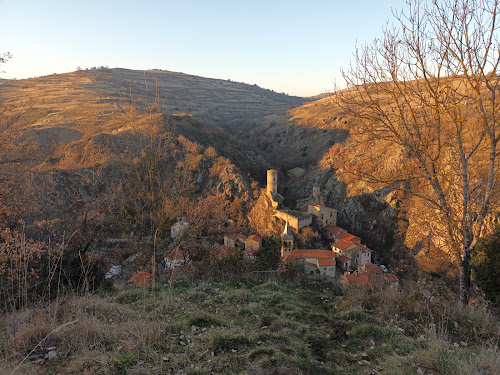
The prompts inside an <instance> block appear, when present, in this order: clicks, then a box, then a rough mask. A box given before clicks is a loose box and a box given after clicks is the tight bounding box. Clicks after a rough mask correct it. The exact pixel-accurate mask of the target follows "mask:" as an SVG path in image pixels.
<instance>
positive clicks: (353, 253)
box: [332, 232, 372, 268]
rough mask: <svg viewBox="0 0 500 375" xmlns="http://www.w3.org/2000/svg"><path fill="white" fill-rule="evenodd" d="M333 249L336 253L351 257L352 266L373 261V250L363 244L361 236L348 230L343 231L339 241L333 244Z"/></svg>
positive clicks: (338, 238)
mask: <svg viewBox="0 0 500 375" xmlns="http://www.w3.org/2000/svg"><path fill="white" fill-rule="evenodd" d="M342 238H343V239H342ZM332 250H333V251H334V252H335V253H338V254H341V255H344V256H347V257H349V258H350V259H351V265H350V266H351V267H352V268H357V267H359V266H361V265H363V264H368V263H371V262H372V258H371V254H372V251H371V250H370V249H369V248H368V247H366V246H365V245H362V244H361V238H359V237H357V236H354V235H352V234H350V233H347V232H344V233H341V234H340V235H339V236H338V237H337V241H336V242H334V243H333V244H332Z"/></svg>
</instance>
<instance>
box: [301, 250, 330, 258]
mask: <svg viewBox="0 0 500 375" xmlns="http://www.w3.org/2000/svg"><path fill="white" fill-rule="evenodd" d="M293 257H294V258H296V259H306V258H309V259H327V258H335V253H334V252H333V251H330V250H320V249H308V250H294V251H293Z"/></svg>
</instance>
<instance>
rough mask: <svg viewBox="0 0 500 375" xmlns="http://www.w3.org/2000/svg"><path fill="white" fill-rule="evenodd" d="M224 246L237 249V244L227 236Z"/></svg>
mask: <svg viewBox="0 0 500 375" xmlns="http://www.w3.org/2000/svg"><path fill="white" fill-rule="evenodd" d="M224 245H226V246H229V247H236V244H235V242H234V241H233V240H232V239H231V238H229V237H227V236H224Z"/></svg>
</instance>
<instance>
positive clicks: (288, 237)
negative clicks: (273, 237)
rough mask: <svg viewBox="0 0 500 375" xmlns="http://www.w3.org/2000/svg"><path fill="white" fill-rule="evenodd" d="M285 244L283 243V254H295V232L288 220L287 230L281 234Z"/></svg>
mask: <svg viewBox="0 0 500 375" xmlns="http://www.w3.org/2000/svg"><path fill="white" fill-rule="evenodd" d="M281 239H282V240H283V244H282V245H281V256H285V255H292V254H293V234H292V230H291V229H290V226H289V225H288V220H287V221H286V224H285V230H283V234H282V235H281Z"/></svg>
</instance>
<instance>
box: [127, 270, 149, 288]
mask: <svg viewBox="0 0 500 375" xmlns="http://www.w3.org/2000/svg"><path fill="white" fill-rule="evenodd" d="M152 281H153V275H151V274H150V273H149V272H147V271H140V272H137V273H136V274H135V275H134V276H132V277H131V278H130V279H128V281H127V284H134V285H135V286H136V287H138V288H145V287H147V286H149V285H150V284H151V282H152Z"/></svg>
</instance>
